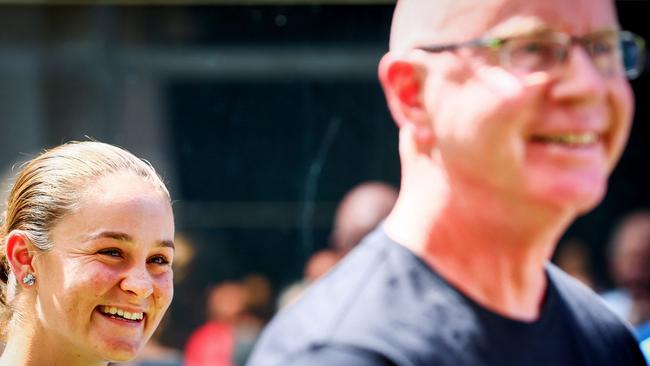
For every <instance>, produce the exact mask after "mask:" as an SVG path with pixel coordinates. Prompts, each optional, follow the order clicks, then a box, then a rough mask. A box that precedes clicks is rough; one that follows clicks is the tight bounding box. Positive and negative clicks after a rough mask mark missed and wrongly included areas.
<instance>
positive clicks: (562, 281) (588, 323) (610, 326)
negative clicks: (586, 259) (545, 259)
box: [547, 265, 642, 364]
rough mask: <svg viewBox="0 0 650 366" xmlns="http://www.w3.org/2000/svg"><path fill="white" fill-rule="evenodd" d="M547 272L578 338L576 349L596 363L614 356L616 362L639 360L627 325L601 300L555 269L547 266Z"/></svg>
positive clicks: (588, 289)
mask: <svg viewBox="0 0 650 366" xmlns="http://www.w3.org/2000/svg"><path fill="white" fill-rule="evenodd" d="M547 272H548V274H549V279H550V281H551V283H552V285H553V286H554V287H555V288H556V289H557V292H558V294H559V298H560V299H559V300H560V301H561V302H562V303H563V304H564V305H565V309H566V311H567V314H566V316H567V320H568V321H569V322H571V324H572V326H573V327H574V329H575V330H576V331H577V332H578V334H580V337H579V346H581V347H585V348H586V349H589V350H590V352H591V353H595V354H593V356H594V357H595V358H596V359H608V358H609V357H611V356H612V355H614V356H616V357H617V358H618V359H619V360H626V359H630V360H637V361H638V360H640V353H639V347H638V344H637V342H636V340H635V338H634V336H633V333H632V330H631V328H630V326H629V324H627V323H626V322H625V321H623V319H621V318H620V317H619V316H618V315H616V314H615V313H614V312H613V311H612V310H611V309H610V308H609V307H608V306H607V305H606V304H605V302H604V301H603V300H602V298H600V296H598V295H597V294H596V293H595V292H593V291H592V290H591V289H590V288H588V287H587V286H585V285H583V284H582V283H580V282H579V281H578V280H576V279H574V278H573V277H571V276H569V275H568V274H567V273H565V272H564V271H562V270H561V269H559V268H557V267H555V266H554V265H549V266H547ZM621 364H623V361H621ZM639 364H642V363H639Z"/></svg>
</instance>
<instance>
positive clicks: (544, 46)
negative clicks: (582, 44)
mask: <svg viewBox="0 0 650 366" xmlns="http://www.w3.org/2000/svg"><path fill="white" fill-rule="evenodd" d="M503 52H504V56H505V58H507V61H508V64H509V67H510V68H512V69H515V70H517V71H522V72H537V71H548V70H551V69H552V68H553V67H554V66H555V65H556V64H557V63H558V62H562V61H564V60H565V59H566V57H567V49H566V47H565V46H564V45H563V44H562V43H561V42H559V41H558V40H556V39H553V38H549V37H521V38H512V39H510V40H508V42H507V43H506V44H505V45H504V48H503Z"/></svg>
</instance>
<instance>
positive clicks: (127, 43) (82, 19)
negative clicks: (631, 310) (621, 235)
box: [0, 0, 650, 349]
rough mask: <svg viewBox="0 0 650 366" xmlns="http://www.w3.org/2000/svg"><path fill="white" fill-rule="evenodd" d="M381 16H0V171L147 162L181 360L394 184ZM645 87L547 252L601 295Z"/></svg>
mask: <svg viewBox="0 0 650 366" xmlns="http://www.w3.org/2000/svg"><path fill="white" fill-rule="evenodd" d="M393 3H394V2H391V1H371V0H366V1H343V0H339V1H325V0H322V1H293V2H292V1H286V0H285V1H272V0H267V1H257V2H256V1H248V2H245V3H243V5H242V3H238V2H236V1H231V2H218V1H212V2H209V1H208V2H204V3H203V4H198V3H196V2H194V3H188V2H186V3H185V5H183V4H178V3H175V4H173V3H170V2H163V1H159V2H158V3H157V4H151V3H148V4H145V3H142V4H138V3H137V2H134V1H130V2H128V1H126V2H123V3H122V4H120V3H118V2H115V3H113V4H110V5H103V6H90V5H79V4H77V5H62V4H58V3H55V2H53V3H47V2H40V3H38V4H31V5H17V4H13V5H12V4H4V5H0V126H1V128H0V167H3V169H4V172H5V176H10V171H11V167H12V165H14V164H15V163H16V162H20V161H24V160H25V159H27V158H29V157H31V156H33V154H35V153H37V152H39V151H41V150H42V149H43V148H46V147H51V146H54V145H57V144H59V143H62V142H65V141H68V140H83V139H87V138H88V137H92V138H95V139H98V140H101V141H104V142H109V143H113V144H117V145H120V146H122V147H125V148H127V149H129V150H131V151H132V152H134V153H135V154H136V155H138V156H141V157H144V158H146V159H148V160H149V161H151V162H152V164H153V165H154V166H155V167H156V168H157V169H158V171H159V172H160V173H161V175H162V176H163V177H164V179H165V181H166V182H167V183H168V185H169V187H170V190H171V192H172V195H173V198H174V200H175V203H174V209H175V213H176V222H177V232H178V233H179V239H178V240H177V241H179V242H181V241H182V242H183V243H185V245H184V246H183V249H181V250H180V251H179V257H182V258H181V261H183V260H184V259H185V260H187V263H189V264H187V265H185V266H184V267H183V268H179V270H178V271H177V287H176V296H175V300H174V304H173V307H172V310H171V313H170V314H169V316H168V319H167V322H166V327H165V329H163V330H162V332H161V334H160V338H159V339H160V341H161V342H162V344H165V345H167V346H171V347H174V348H177V349H183V348H184V347H185V345H186V344H187V341H188V339H189V337H190V334H191V332H192V331H193V330H194V329H196V328H197V327H198V326H200V325H201V324H203V323H204V322H205V321H206V319H208V318H209V316H210V315H209V314H208V312H207V310H206V306H207V305H206V304H208V303H209V301H210V298H211V297H212V296H213V295H214V290H215V289H216V288H217V287H218V286H217V285H219V284H224V283H225V284H226V285H228V284H231V285H232V284H233V283H236V284H237V286H239V285H242V284H246V286H248V287H246V288H247V289H248V290H247V291H249V292H250V293H253V294H258V295H259V294H260V293H266V295H264V296H266V300H264V299H262V300H260V299H258V300H257V301H258V302H266V304H265V305H259V304H258V309H257V310H256V313H255V314H256V315H255V316H257V317H258V318H259V320H260V321H261V322H263V321H265V320H266V318H268V317H269V316H270V315H271V314H272V313H273V311H275V308H276V301H277V298H278V296H279V294H281V293H282V292H283V289H285V288H287V287H288V286H290V285H291V284H295V283H297V282H298V281H299V280H300V279H301V278H302V277H303V272H304V267H305V264H306V262H307V260H308V259H309V258H310V257H311V256H312V255H313V254H314V253H316V252H317V251H319V250H321V249H325V248H327V247H329V246H330V244H331V235H330V234H331V232H332V227H333V220H334V212H335V209H336V206H337V204H338V203H339V201H340V200H341V199H342V197H343V196H344V194H345V193H346V192H347V191H348V190H350V189H351V188H352V187H354V186H355V185H357V184H359V183H361V182H365V181H383V182H386V183H388V184H391V185H393V186H398V185H399V160H398V156H397V135H396V132H397V130H396V127H395V126H394V124H393V122H392V120H391V118H390V115H389V113H388V110H387V108H386V105H385V103H384V98H383V94H382V91H381V89H380V86H379V83H378V81H377V77H376V68H377V63H378V60H379V58H380V57H381V55H382V54H383V53H384V52H385V51H386V49H387V42H388V32H389V24H390V19H391V13H392V8H393ZM617 6H618V9H619V15H620V19H621V23H622V24H623V28H625V29H629V30H631V31H634V32H636V33H638V34H641V35H643V36H644V37H645V38H646V39H649V40H650V27H648V25H647V24H645V23H644V22H645V21H646V20H645V19H642V18H643V17H639V16H638V15H639V14H650V2H648V1H618V2H617ZM649 81H650V79H649V77H648V74H645V75H642V76H641V77H640V78H639V79H637V80H635V81H633V82H632V85H633V88H634V90H635V92H636V95H637V107H636V108H637V112H636V118H635V124H634V128H633V131H632V135H631V139H630V142H629V145H628V148H627V150H626V152H625V154H624V156H623V158H622V161H621V163H620V164H619V166H618V167H617V169H616V171H615V172H614V174H613V176H612V178H611V186H610V190H609V193H608V195H607V197H606V198H605V200H604V202H603V203H602V204H601V205H600V206H599V207H598V208H597V209H596V210H595V211H594V212H592V213H590V214H588V215H587V216H585V217H583V218H581V219H580V220H578V221H577V222H576V223H575V225H573V226H572V227H571V228H570V230H569V231H568V233H567V234H566V237H565V239H564V240H563V241H562V244H561V248H560V249H562V248H563V247H564V246H565V244H564V243H569V242H571V243H573V242H580V243H582V244H581V245H582V246H583V247H584V248H586V249H582V251H583V252H585V253H586V254H579V255H582V256H584V257H585V258H586V260H585V263H586V265H585V268H587V272H588V275H589V276H591V279H590V280H591V281H592V284H593V286H594V287H596V288H597V289H599V290H603V289H606V288H607V287H608V286H611V284H612V283H611V278H610V277H609V272H608V268H607V258H608V250H607V244H608V241H609V238H610V236H611V234H612V230H613V226H614V224H615V223H616V222H617V221H618V220H619V219H620V218H621V217H622V216H623V215H624V214H626V213H628V212H631V211H633V210H636V209H639V208H646V207H649V206H650V189H648V188H649V187H650V175H649V174H648V173H647V170H648V153H649V151H650V149H649V147H648V143H647V141H648V138H649V137H650V131H649V128H650V124H649V123H647V119H648V114H649V113H650V106H649V104H648V102H647V100H648V99H650V93H649V92H648V87H649V86H650V83H649ZM566 246H572V245H568V244H567V245H566ZM183 258H184V259H183ZM250 286H253V287H250ZM255 286H257V287H255ZM250 288H253V289H254V290H250ZM230 289H231V290H232V288H230ZM233 291H235V292H236V291H237V290H233ZM233 291H231V293H234V292H233ZM222 292H223V291H222ZM226 292H227V291H226ZM215 296H216V295H215Z"/></svg>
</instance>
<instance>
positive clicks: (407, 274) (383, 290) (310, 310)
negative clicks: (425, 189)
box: [251, 230, 465, 365]
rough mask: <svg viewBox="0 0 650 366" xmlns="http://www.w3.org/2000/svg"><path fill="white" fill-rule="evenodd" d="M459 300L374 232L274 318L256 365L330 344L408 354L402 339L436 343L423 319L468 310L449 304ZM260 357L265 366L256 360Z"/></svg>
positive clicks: (448, 316) (445, 318)
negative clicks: (423, 324)
mask: <svg viewBox="0 0 650 366" xmlns="http://www.w3.org/2000/svg"><path fill="white" fill-rule="evenodd" d="M454 296H458V295H457V294H456V293H454V292H451V291H449V289H446V288H445V286H444V284H443V283H442V282H441V281H440V279H439V277H437V276H436V275H435V274H434V273H433V272H432V271H431V270H430V269H429V268H428V267H427V266H426V265H425V264H424V263H422V262H421V261H420V260H419V259H418V258H417V257H416V256H415V255H414V254H413V253H411V252H410V251H408V250H407V249H406V248H404V247H401V246H400V245H399V244H396V243H394V242H392V241H390V239H388V237H386V235H385V234H384V233H383V232H381V230H378V231H375V232H374V233H372V234H371V235H370V236H369V237H367V238H366V239H365V240H364V241H363V242H362V244H361V245H360V246H359V247H358V248H357V249H355V250H354V251H353V252H352V253H350V255H349V256H348V257H346V258H345V259H344V260H343V262H342V263H340V264H339V265H338V266H337V267H335V268H334V269H333V270H332V271H331V272H330V273H328V274H327V275H326V276H325V278H323V279H322V280H321V281H319V282H318V283H316V284H315V285H313V286H312V287H311V288H310V289H308V290H307V292H306V293H305V294H304V295H303V297H302V298H301V299H300V300H299V301H298V302H297V303H295V304H293V305H291V306H290V307H289V308H287V309H286V310H284V311H282V312H281V313H280V314H278V315H277V316H276V318H275V319H274V320H273V321H272V322H271V324H270V325H269V326H268V328H267V329H266V330H265V331H264V334H263V335H262V338H261V341H260V343H259V346H258V347H257V349H256V351H255V355H254V356H253V359H252V360H253V362H252V363H251V364H252V365H262V364H264V365H279V364H282V362H283V360H282V357H290V355H292V354H294V355H297V354H304V353H305V352H309V350H310V349H318V348H319V347H323V346H328V345H332V344H336V345H337V346H344V347H351V349H358V350H367V351H371V352H379V353H382V354H387V355H389V357H391V358H399V357H403V356H401V354H402V353H403V352H404V349H406V348H407V347H406V346H405V345H404V344H403V343H404V342H410V343H409V345H410V346H412V347H415V348H417V347H419V346H422V347H425V346H426V345H424V344H423V343H424V342H428V340H430V339H431V336H430V334H424V333H428V332H431V331H432V329H435V328H432V327H422V326H421V325H422V321H423V319H424V318H426V320H427V321H428V322H432V323H433V324H435V322H436V321H437V320H436V318H437V317H439V318H440V319H439V320H440V321H448V320H449V319H453V318H457V316H459V315H458V314H452V312H454V311H456V312H462V311H463V310H462V309H460V308H456V307H454V306H451V304H453V303H454V299H453V298H454ZM456 301H458V299H456ZM436 305H437V306H436ZM461 318H465V317H461ZM419 342H421V343H422V344H419V345H418V343H419ZM261 355H264V358H265V362H264V363H256V362H255V360H256V359H258V358H260V357H261ZM269 357H271V358H272V359H273V360H274V362H268V359H269Z"/></svg>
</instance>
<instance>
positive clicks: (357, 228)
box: [330, 181, 397, 255]
mask: <svg viewBox="0 0 650 366" xmlns="http://www.w3.org/2000/svg"><path fill="white" fill-rule="evenodd" d="M396 200H397V189H396V188H395V187H393V186H391V185H389V184H387V183H383V182H377V181H370V182H364V183H361V184H359V185H357V186H355V187H354V188H352V189H351V190H350V191H348V193H346V194H345V196H344V197H343V199H342V200H341V202H340V203H339V205H338V207H337V209H336V214H335V216H334V228H333V231H332V234H331V237H330V246H331V247H332V248H333V249H334V250H336V251H338V252H339V253H341V255H345V254H347V253H348V252H349V251H350V250H352V248H354V247H355V246H356V245H357V244H359V242H360V241H361V239H363V237H364V236H366V235H367V234H368V233H369V232H371V231H372V230H373V229H374V228H375V227H376V226H377V225H378V224H379V223H380V222H381V221H382V220H383V219H385V218H386V216H388V214H389V213H390V210H391V209H392V208H393V206H394V205H395V201H396Z"/></svg>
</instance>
